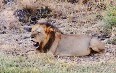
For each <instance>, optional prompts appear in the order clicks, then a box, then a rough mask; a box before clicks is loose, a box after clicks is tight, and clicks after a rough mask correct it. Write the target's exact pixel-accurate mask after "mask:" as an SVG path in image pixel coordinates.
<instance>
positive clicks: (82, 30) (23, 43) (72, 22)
mask: <svg viewBox="0 0 116 73" xmlns="http://www.w3.org/2000/svg"><path fill="white" fill-rule="evenodd" d="M56 4H57V3H56ZM57 5H58V4H57ZM63 6H64V9H63V8H62V7H63ZM77 6H78V5H77ZM58 7H59V8H62V9H59V10H62V12H63V13H65V12H67V14H63V15H64V17H65V16H67V18H66V19H65V18H64V19H63V18H61V17H60V18H50V20H49V22H50V23H52V24H53V25H54V26H56V27H57V28H59V29H60V30H61V31H62V32H63V33H65V34H88V35H93V34H96V35H101V33H100V31H102V30H103V25H104V22H103V21H102V20H100V18H98V17H96V15H102V13H103V10H99V8H98V10H95V9H94V8H93V9H92V10H91V11H86V8H84V7H81V6H80V8H79V7H78V9H77V10H76V9H75V8H76V6H75V4H71V3H61V4H59V6H58ZM67 8H69V9H67ZM16 9H17V7H16V5H15V4H5V5H4V6H3V7H2V8H1V9H0V10H1V11H0V52H1V53H4V54H6V55H12V56H18V55H20V56H24V57H27V58H28V57H29V56H30V55H32V54H37V51H36V49H35V47H34V46H33V43H32V42H31V38H30V34H31V33H30V32H28V31H26V30H25V29H24V27H25V26H31V25H27V24H25V23H21V22H19V21H18V19H17V18H16V17H15V16H14V11H15V10H16ZM103 42H105V43H106V50H105V52H104V53H100V54H98V53H97V54H92V55H90V56H84V57H57V59H58V60H65V61H67V62H68V61H74V62H76V63H77V64H81V63H86V64H87V63H91V62H102V61H103V62H107V61H110V60H112V61H115V58H116V45H113V44H108V43H107V39H105V41H103ZM35 56H36V55H35Z"/></svg>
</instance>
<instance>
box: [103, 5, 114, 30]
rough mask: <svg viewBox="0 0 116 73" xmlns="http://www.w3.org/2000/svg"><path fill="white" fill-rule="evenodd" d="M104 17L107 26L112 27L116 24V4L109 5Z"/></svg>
mask: <svg viewBox="0 0 116 73" xmlns="http://www.w3.org/2000/svg"><path fill="white" fill-rule="evenodd" d="M103 18H104V22H105V24H106V25H105V27H106V28H109V29H112V27H113V26H116V6H109V7H108V8H107V10H106V12H105V15H104V17H103Z"/></svg>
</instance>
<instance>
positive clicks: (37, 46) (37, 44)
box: [32, 40, 40, 49]
mask: <svg viewBox="0 0 116 73" xmlns="http://www.w3.org/2000/svg"><path fill="white" fill-rule="evenodd" d="M32 42H33V46H34V47H35V48H36V49H37V48H39V47H40V45H39V42H35V41H33V40H32Z"/></svg>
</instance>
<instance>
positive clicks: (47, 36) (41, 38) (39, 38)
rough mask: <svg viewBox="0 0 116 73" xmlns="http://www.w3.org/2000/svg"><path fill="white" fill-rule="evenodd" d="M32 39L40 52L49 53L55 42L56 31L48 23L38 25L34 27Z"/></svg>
mask: <svg viewBox="0 0 116 73" xmlns="http://www.w3.org/2000/svg"><path fill="white" fill-rule="evenodd" d="M31 38H32V41H33V42H34V46H36V47H37V50H39V51H40V52H47V51H48V50H49V48H50V47H51V45H52V43H53V41H54V40H55V29H54V27H53V26H51V25H50V24H48V23H40V24H36V25H34V26H33V27H32V30H31Z"/></svg>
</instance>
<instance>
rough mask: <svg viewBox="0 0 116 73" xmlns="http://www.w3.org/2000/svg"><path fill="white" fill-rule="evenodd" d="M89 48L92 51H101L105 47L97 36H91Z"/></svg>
mask: <svg viewBox="0 0 116 73" xmlns="http://www.w3.org/2000/svg"><path fill="white" fill-rule="evenodd" d="M90 48H91V49H92V50H93V51H96V52H101V51H103V50H104V49H105V43H103V42H101V41H100V40H99V39H98V38H96V37H93V38H92V39H91V41H90Z"/></svg>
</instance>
